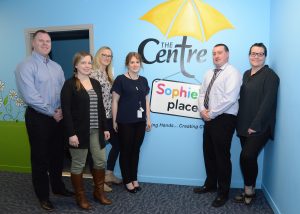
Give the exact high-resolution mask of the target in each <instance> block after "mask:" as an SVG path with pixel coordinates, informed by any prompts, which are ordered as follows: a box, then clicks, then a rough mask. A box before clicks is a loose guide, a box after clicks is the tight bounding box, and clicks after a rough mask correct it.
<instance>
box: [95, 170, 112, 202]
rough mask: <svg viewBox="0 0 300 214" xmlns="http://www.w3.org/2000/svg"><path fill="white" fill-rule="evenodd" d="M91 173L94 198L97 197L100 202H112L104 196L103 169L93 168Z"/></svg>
mask: <svg viewBox="0 0 300 214" xmlns="http://www.w3.org/2000/svg"><path fill="white" fill-rule="evenodd" d="M92 175H93V179H94V183H95V186H94V188H95V189H94V198H95V199H97V200H98V201H99V202H100V203H101V204H104V205H110V204H111V203H112V202H111V200H109V199H108V198H106V196H105V193H104V177H105V170H104V169H93V170H92Z"/></svg>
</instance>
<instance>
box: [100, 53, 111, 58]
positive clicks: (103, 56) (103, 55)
mask: <svg viewBox="0 0 300 214" xmlns="http://www.w3.org/2000/svg"><path fill="white" fill-rule="evenodd" d="M101 56H102V58H110V59H111V58H112V55H107V54H101Z"/></svg>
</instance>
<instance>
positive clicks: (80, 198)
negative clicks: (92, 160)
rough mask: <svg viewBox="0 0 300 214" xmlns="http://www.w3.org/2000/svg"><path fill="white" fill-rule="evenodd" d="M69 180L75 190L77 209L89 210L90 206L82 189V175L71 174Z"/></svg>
mask: <svg viewBox="0 0 300 214" xmlns="http://www.w3.org/2000/svg"><path fill="white" fill-rule="evenodd" d="M71 180H72V184H73V187H74V190H75V199H76V202H77V204H78V206H79V207H81V208H82V209H85V210H90V209H91V208H92V206H91V205H90V203H89V202H88V200H87V199H86V196H85V193H84V188H83V180H82V173H81V174H73V173H71Z"/></svg>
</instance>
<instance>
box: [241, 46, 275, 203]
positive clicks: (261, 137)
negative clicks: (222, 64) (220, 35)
mask: <svg viewBox="0 0 300 214" xmlns="http://www.w3.org/2000/svg"><path fill="white" fill-rule="evenodd" d="M266 57H267V48H266V47H265V45H264V44H263V43H255V44H253V45H252V46H251V48H250V50H249V62H250V65H251V69H249V70H248V71H246V72H245V73H244V76H243V84H242V86H241V90H240V100H239V111H238V115H237V134H238V136H239V138H240V141H241V146H242V151H241V154H240V165H241V170H242V174H243V177H244V184H245V188H244V192H243V193H241V194H240V195H237V196H236V197H235V201H236V202H239V203H245V204H250V203H251V202H252V200H253V198H254V197H255V183H256V178H257V173H258V165H257V158H258V155H259V153H260V151H261V150H262V149H263V147H264V146H265V144H266V143H267V142H268V140H269V139H273V138H274V131H275V120H276V104H277V91H278V87H279V77H278V76H277V74H276V73H275V72H274V71H273V70H272V69H271V68H269V66H268V65H265V60H266Z"/></svg>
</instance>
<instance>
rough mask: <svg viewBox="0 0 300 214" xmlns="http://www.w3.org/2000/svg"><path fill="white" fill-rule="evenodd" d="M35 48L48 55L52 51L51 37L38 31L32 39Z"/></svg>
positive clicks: (45, 55)
mask: <svg viewBox="0 0 300 214" xmlns="http://www.w3.org/2000/svg"><path fill="white" fill-rule="evenodd" d="M32 47H33V50H34V51H36V52H37V53H39V54H41V55H42V56H44V57H47V56H48V54H49V53H50V51H51V38H50V36H49V35H48V34H47V33H41V32H40V33H38V34H37V35H36V36H35V38H34V39H33V40H32Z"/></svg>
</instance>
